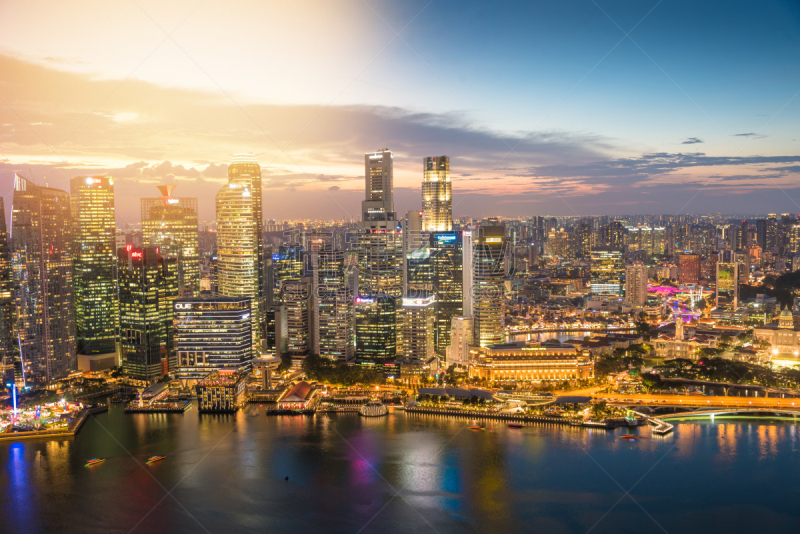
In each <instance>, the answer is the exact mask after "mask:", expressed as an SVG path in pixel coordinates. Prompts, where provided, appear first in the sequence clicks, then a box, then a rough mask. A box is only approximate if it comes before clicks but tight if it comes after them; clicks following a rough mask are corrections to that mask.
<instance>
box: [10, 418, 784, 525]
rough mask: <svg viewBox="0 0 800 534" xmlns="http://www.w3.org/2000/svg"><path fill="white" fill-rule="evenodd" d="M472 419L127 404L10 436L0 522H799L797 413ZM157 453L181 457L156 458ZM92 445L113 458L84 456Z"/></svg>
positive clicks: (96, 453) (101, 454)
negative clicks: (530, 422)
mask: <svg viewBox="0 0 800 534" xmlns="http://www.w3.org/2000/svg"><path fill="white" fill-rule="evenodd" d="M468 423H469V422H468V421H466V420H462V419H448V418H444V417H434V416H421V415H408V416H407V415H405V414H403V413H397V414H392V415H389V416H388V417H383V418H376V419H364V418H361V417H359V416H358V415H335V416H325V415H318V416H314V417H266V416H265V415H263V413H262V414H261V415H260V416H257V417H255V416H250V415H248V414H247V412H239V413H237V414H236V415H229V416H226V415H200V414H198V412H197V411H196V410H191V411H189V412H186V413H185V414H183V415H153V416H150V415H125V414H124V413H123V412H122V407H121V406H120V405H114V406H112V408H111V411H110V412H109V413H107V414H101V415H99V416H97V417H96V418H95V419H93V420H89V421H87V423H86V425H85V426H84V427H83V429H82V430H81V431H80V433H79V434H78V436H77V437H76V438H75V439H69V440H63V441H28V442H23V443H13V444H9V443H4V444H0V462H2V466H3V468H2V470H0V531H2V532H15V533H23V532H123V533H124V532H131V531H133V532H140V533H147V532H169V533H181V532H276V533H286V534H296V533H305V532H350V533H357V532H365V533H366V532H379V533H404V534H405V533H416V532H420V533H427V532H430V533H440V534H444V533H450V532H498V533H505V534H507V533H515V532H543V533H559V532H575V533H580V534H583V533H586V532H587V531H590V530H591V532H596V533H603V532H609V533H610V532H613V533H624V532H639V533H640V532H668V533H670V534H678V533H687V532H704V533H705V532H759V533H761V532H769V533H773V532H798V531H800V447H799V446H798V445H799V443H798V427H797V425H795V424H794V423H791V422H781V421H773V422H770V421H766V420H761V421H753V420H743V419H717V420H715V421H709V420H695V421H686V422H682V423H679V424H678V425H677V427H676V431H675V433H674V434H672V435H670V436H666V437H659V436H655V435H652V434H651V433H650V430H649V429H647V428H643V429H640V430H639V431H638V433H639V434H640V435H641V436H642V439H640V440H639V441H637V442H629V441H623V440H621V439H620V438H619V435H620V434H622V433H623V431H622V430H617V431H600V430H585V429H574V428H563V427H550V426H531V427H527V428H524V429H511V428H507V427H506V426H505V425H504V424H502V423H500V422H494V423H493V422H488V423H486V426H487V431H485V432H472V431H470V430H467V429H466V426H467V424H468ZM131 455H132V456H133V459H132V458H131ZM153 455H167V459H166V460H164V461H162V462H160V463H157V464H154V465H151V466H144V461H145V460H146V459H147V458H148V457H150V456H153ZM93 457H105V458H107V460H106V462H105V463H103V464H101V465H99V466H95V467H91V468H87V467H84V464H85V463H86V461H87V460H88V459H90V458H93ZM134 459H135V460H134ZM286 476H289V480H288V481H286V480H284V477H286ZM628 491H629V492H630V493H629V495H628V494H626V492H628Z"/></svg>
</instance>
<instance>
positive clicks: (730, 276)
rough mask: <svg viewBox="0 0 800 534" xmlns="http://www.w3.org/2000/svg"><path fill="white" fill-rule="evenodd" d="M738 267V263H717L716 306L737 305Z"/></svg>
mask: <svg viewBox="0 0 800 534" xmlns="http://www.w3.org/2000/svg"><path fill="white" fill-rule="evenodd" d="M739 267H740V265H739V264H738V263H721V262H720V263H717V283H716V286H717V287H716V289H717V291H716V297H717V299H716V306H717V308H721V307H726V306H727V307H730V308H733V309H736V308H737V307H738V306H739Z"/></svg>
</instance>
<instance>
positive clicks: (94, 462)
mask: <svg viewBox="0 0 800 534" xmlns="http://www.w3.org/2000/svg"><path fill="white" fill-rule="evenodd" d="M105 461H106V459H105V458H92V459H91V460H89V461H88V462H86V467H91V466H93V465H97V464H101V463H103V462H105Z"/></svg>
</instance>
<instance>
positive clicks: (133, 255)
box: [131, 252, 142, 258]
mask: <svg viewBox="0 0 800 534" xmlns="http://www.w3.org/2000/svg"><path fill="white" fill-rule="evenodd" d="M141 257H142V253H141V252H131V258H141Z"/></svg>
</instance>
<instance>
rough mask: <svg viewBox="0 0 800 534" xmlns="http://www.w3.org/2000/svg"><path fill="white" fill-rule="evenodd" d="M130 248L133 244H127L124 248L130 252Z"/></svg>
mask: <svg viewBox="0 0 800 534" xmlns="http://www.w3.org/2000/svg"><path fill="white" fill-rule="evenodd" d="M132 248H133V245H128V246H126V247H125V250H127V251H128V252H130V251H131V249H132Z"/></svg>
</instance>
